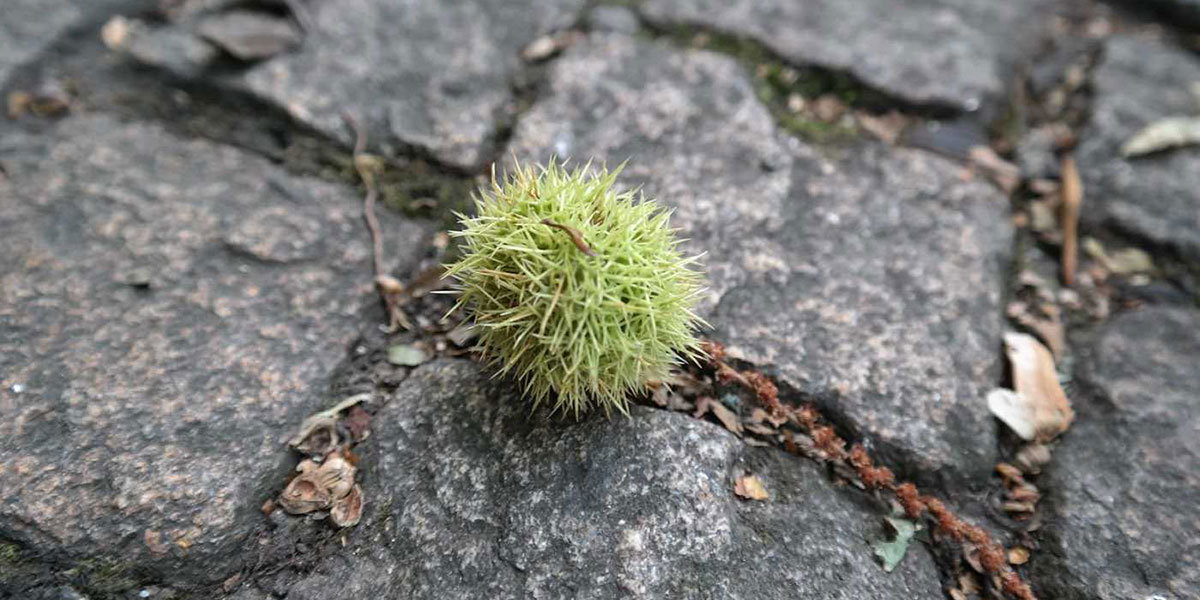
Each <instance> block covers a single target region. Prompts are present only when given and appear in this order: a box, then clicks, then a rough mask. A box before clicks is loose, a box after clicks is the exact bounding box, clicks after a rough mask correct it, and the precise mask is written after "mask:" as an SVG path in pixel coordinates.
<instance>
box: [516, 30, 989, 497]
mask: <svg viewBox="0 0 1200 600" xmlns="http://www.w3.org/2000/svg"><path fill="white" fill-rule="evenodd" d="M511 149H512V150H513V151H514V152H515V153H516V155H517V156H518V157H522V158H535V159H540V160H545V159H546V158H547V157H549V156H550V155H551V154H558V155H560V156H564V157H576V159H577V160H579V161H585V160H587V159H588V158H593V159H594V160H597V161H607V163H608V164H610V165H612V164H617V163H619V162H621V161H624V160H626V159H629V160H630V163H629V165H628V166H627V168H626V170H625V171H624V173H623V174H622V179H621V181H622V182H624V183H625V184H627V185H631V186H632V185H642V186H644V189H645V192H646V193H647V195H649V196H651V197H656V198H658V199H659V200H660V201H662V202H664V203H666V204H667V205H670V206H671V207H673V208H674V210H675V216H674V219H673V221H672V223H673V225H674V226H676V227H678V228H679V229H680V230H681V235H682V236H683V237H685V238H688V239H689V240H690V242H689V243H688V244H689V245H688V248H690V249H691V250H693V251H695V252H701V251H707V252H708V255H707V257H706V258H705V260H704V263H705V265H706V267H707V271H708V278H709V282H710V285H711V291H712V294H711V297H710V298H708V299H707V300H706V301H705V303H704V306H703V307H702V308H703V314H704V316H705V318H706V319H708V320H709V321H710V322H711V323H712V325H713V326H714V329H715V331H714V333H713V335H714V338H715V339H719V340H721V341H723V342H724V343H726V344H727V345H728V346H729V348H730V350H731V351H733V352H734V353H736V354H739V355H741V356H742V357H743V358H745V359H747V360H750V361H751V362H753V363H755V364H756V365H757V366H759V367H760V368H767V369H768V370H770V371H774V372H776V373H777V374H778V375H779V376H780V378H781V380H782V381H783V382H784V383H786V384H788V385H790V386H792V387H793V388H794V389H796V390H799V391H800V392H801V393H802V394H804V395H807V396H810V397H815V398H816V399H817V400H818V401H820V402H821V403H822V404H824V405H826V406H827V407H830V408H832V409H833V410H834V412H835V413H836V414H841V415H843V416H844V420H845V423H844V425H846V426H847V427H849V428H851V429H853V430H855V431H856V432H857V433H860V434H862V435H863V436H865V437H866V438H867V439H868V440H870V441H871V442H873V443H874V444H875V445H877V446H879V447H880V449H881V450H882V451H883V453H884V455H885V456H888V457H889V458H892V459H896V458H899V459H901V462H903V463H905V464H909V465H912V466H915V467H919V469H920V470H921V471H922V472H923V475H924V476H926V477H929V476H931V475H930V474H937V476H939V477H940V476H945V477H950V478H957V479H961V478H963V477H973V476H979V475H982V474H984V473H986V472H987V471H988V470H990V468H991V466H992V464H993V458H994V450H993V449H992V445H991V444H980V443H979V440H981V439H993V436H994V435H995V425H994V423H993V421H992V418H991V417H990V416H989V415H988V413H987V410H986V408H985V407H984V403H983V402H982V398H983V396H984V392H985V391H986V389H987V388H988V387H991V385H992V382H993V381H994V380H996V378H997V377H998V376H999V357H998V353H997V351H996V348H997V347H998V345H999V336H1000V314H1001V310H1000V308H999V298H1000V290H1001V287H1002V271H1003V268H1004V263H1005V256H1006V253H1007V250H1008V247H1009V244H1010V231H1009V228H1008V226H1007V210H1008V207H1007V202H1006V200H1005V198H1004V197H1003V195H1002V194H1000V193H999V192H998V191H996V190H995V189H993V188H992V187H990V186H989V185H987V184H985V183H982V182H979V181H969V182H964V181H963V179H962V177H961V171H960V168H959V167H957V166H956V165H954V164H952V163H949V162H947V161H945V160H942V159H940V158H937V157H934V156H932V155H929V154H925V153H922V152H919V151H914V150H904V149H890V148H886V147H883V146H880V145H876V144H870V143H865V142H864V143H861V144H859V145H858V146H857V147H855V148H853V149H852V150H850V151H849V152H847V153H846V154H845V155H844V156H840V157H826V156H823V155H822V154H821V153H820V152H818V151H817V150H816V149H814V148H812V147H809V146H807V145H805V144H803V143H801V142H799V141H797V140H795V139H792V138H787V137H785V136H783V135H781V134H780V132H779V131H777V129H776V127H775V125H774V123H773V121H772V119H771V117H770V115H769V114H768V112H767V110H766V109H765V108H764V107H763V106H762V105H761V104H760V103H759V102H758V101H757V100H756V99H755V96H754V93H753V91H752V89H751V86H750V84H749V83H748V81H747V78H746V76H745V74H744V73H743V71H742V70H741V68H740V67H739V66H738V65H737V64H736V63H735V62H733V61H732V60H730V59H729V58H726V57H722V56H719V55H716V54H711V53H707V52H701V51H679V50H675V49H673V48H671V47H668V46H664V45H659V44H652V43H643V42H635V41H632V40H631V39H629V38H624V37H621V36H611V35H610V36H594V37H593V38H591V40H590V41H589V42H588V43H585V44H582V45H579V46H577V47H575V48H572V49H571V50H570V51H569V52H568V53H567V55H566V56H564V57H563V58H562V59H560V61H559V62H557V63H556V64H555V65H554V67H553V69H552V72H551V75H550V83H549V90H548V91H547V93H546V94H545V96H544V98H543V99H542V100H541V101H539V102H538V103H537V104H535V106H534V107H533V108H532V109H531V110H530V112H529V113H527V114H526V115H525V117H524V118H523V119H522V120H521V122H520V124H519V125H518V127H517V131H516V134H515V137H514V140H513V143H512V146H511Z"/></svg>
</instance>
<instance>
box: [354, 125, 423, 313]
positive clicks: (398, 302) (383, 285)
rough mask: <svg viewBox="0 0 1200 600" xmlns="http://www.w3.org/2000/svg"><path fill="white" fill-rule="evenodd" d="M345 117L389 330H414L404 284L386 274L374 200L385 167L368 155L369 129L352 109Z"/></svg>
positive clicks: (375, 158)
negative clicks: (379, 174) (362, 189)
mask: <svg viewBox="0 0 1200 600" xmlns="http://www.w3.org/2000/svg"><path fill="white" fill-rule="evenodd" d="M342 119H343V120H345V121H346V124H347V125H349V126H350V129H352V130H353V131H354V169H355V170H356V171H357V172H358V176H359V178H360V179H362V182H363V186H364V187H366V188H367V195H366V197H365V198H363V220H365V221H366V223H367V230H368V231H369V232H370V234H371V256H372V264H373V265H374V267H375V289H376V290H377V291H378V292H379V296H380V299H382V300H383V304H384V307H385V308H386V309H387V313H388V331H391V332H395V331H398V330H400V329H401V328H403V329H412V323H411V322H410V321H409V320H408V315H406V314H404V310H403V309H402V308H401V307H402V306H403V304H404V284H402V283H400V281H399V280H397V279H396V278H395V277H392V276H391V275H389V274H388V273H387V270H386V269H385V268H384V266H383V235H382V234H381V233H380V232H379V221H378V219H376V218H375V201H376V199H377V198H378V197H379V192H378V190H377V189H376V186H375V174H376V173H377V172H378V171H379V170H380V168H381V167H382V161H380V159H379V157H377V156H374V155H372V154H367V132H366V130H365V129H363V127H362V126H361V124H360V123H359V122H358V119H356V118H355V117H354V115H353V114H351V113H350V112H349V111H346V112H343V113H342Z"/></svg>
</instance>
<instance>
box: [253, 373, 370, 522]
mask: <svg viewBox="0 0 1200 600" xmlns="http://www.w3.org/2000/svg"><path fill="white" fill-rule="evenodd" d="M369 400H370V394H357V395H354V396H351V397H349V398H346V399H345V400H342V401H341V402H338V403H337V404H336V405H334V406H333V407H332V408H330V409H328V410H324V411H321V412H319V413H316V414H314V415H311V416H309V417H308V418H307V419H305V420H304V422H303V423H301V425H300V428H299V430H298V431H297V433H296V435H294V436H293V437H292V438H291V439H290V440H289V441H288V445H289V446H291V447H292V448H293V449H295V450H296V451H297V452H299V453H301V454H302V455H304V457H305V458H304V459H302V460H301V461H300V463H299V464H298V465H297V466H296V471H297V473H298V474H297V475H296V476H295V477H293V478H292V479H291V480H290V481H289V482H288V483H287V485H286V486H285V487H284V489H283V491H282V492H281V493H280V494H279V499H278V501H275V500H274V499H272V500H268V501H267V502H266V503H264V504H263V507H262V511H263V514H270V513H271V512H272V511H274V510H275V508H276V507H277V506H278V507H280V508H282V509H283V510H284V511H285V512H287V513H288V514H292V515H306V514H311V513H318V512H322V511H329V512H328V516H329V519H330V522H331V523H333V524H334V525H335V526H337V527H352V526H354V525H357V524H358V522H359V519H360V518H361V517H362V508H363V504H364V502H365V500H364V497H363V492H362V488H361V487H360V486H359V485H358V483H357V482H356V481H355V477H356V475H357V474H358V458H357V457H356V456H355V454H354V452H353V450H352V448H353V447H354V445H356V444H358V443H360V442H362V441H363V440H365V439H367V437H368V436H370V433H371V431H370V426H371V414H370V412H368V411H367V410H366V409H365V408H363V404H364V403H366V402H367V401H369Z"/></svg>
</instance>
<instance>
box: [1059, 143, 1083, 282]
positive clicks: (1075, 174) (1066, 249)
mask: <svg viewBox="0 0 1200 600" xmlns="http://www.w3.org/2000/svg"><path fill="white" fill-rule="evenodd" d="M1060 171H1061V172H1062V216H1061V218H1060V219H1059V222H1060V223H1061V226H1062V232H1063V245H1062V278H1063V284H1065V285H1067V286H1072V285H1075V268H1076V265H1077V263H1078V261H1079V208H1080V206H1081V205H1082V204H1083V181H1082V180H1081V179H1080V178H1079V169H1078V168H1077V167H1076V166H1075V159H1073V158H1071V156H1070V155H1069V154H1068V155H1066V156H1063V158H1062V167H1061V168H1060Z"/></svg>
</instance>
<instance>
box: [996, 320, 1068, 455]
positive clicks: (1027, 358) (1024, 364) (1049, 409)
mask: <svg viewBox="0 0 1200 600" xmlns="http://www.w3.org/2000/svg"><path fill="white" fill-rule="evenodd" d="M1004 346H1005V350H1006V354H1007V356H1008V360H1009V362H1010V363H1011V364H1012V368H1013V384H1014V386H1015V387H1016V390H1017V393H1018V394H1020V395H1022V396H1024V397H1025V398H1027V399H1029V401H1030V402H1032V403H1033V408H1034V430H1035V437H1036V438H1037V441H1039V442H1048V441H1050V440H1052V439H1054V438H1055V437H1057V436H1058V435H1059V434H1060V433H1062V432H1064V431H1066V430H1067V427H1069V426H1070V425H1071V421H1073V420H1074V419H1075V411H1073V410H1071V401H1070V400H1068V399H1067V394H1066V393H1065V392H1063V389H1062V385H1060V384H1059V382H1058V373H1057V372H1055V370H1054V357H1053V356H1051V355H1050V351H1049V350H1047V349H1046V347H1045V346H1043V345H1042V344H1041V342H1039V341H1037V339H1036V338H1034V337H1033V336H1030V335H1026V334H1023V333H1007V334H1005V335H1004Z"/></svg>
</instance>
